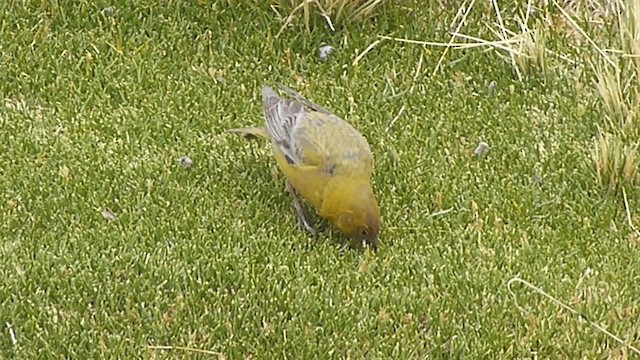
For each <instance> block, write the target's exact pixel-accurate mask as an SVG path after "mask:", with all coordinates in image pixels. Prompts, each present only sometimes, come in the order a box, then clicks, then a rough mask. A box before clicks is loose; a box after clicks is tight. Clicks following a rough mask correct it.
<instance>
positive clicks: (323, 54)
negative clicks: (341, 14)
mask: <svg viewBox="0 0 640 360" xmlns="http://www.w3.org/2000/svg"><path fill="white" fill-rule="evenodd" d="M333 50H334V48H333V46H331V45H325V46H323V47H321V48H320V60H322V61H327V58H328V57H329V55H331V53H332V52H333Z"/></svg>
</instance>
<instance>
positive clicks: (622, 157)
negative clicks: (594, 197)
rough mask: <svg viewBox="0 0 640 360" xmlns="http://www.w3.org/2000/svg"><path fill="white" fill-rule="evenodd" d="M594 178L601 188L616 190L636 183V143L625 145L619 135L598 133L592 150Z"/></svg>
mask: <svg viewBox="0 0 640 360" xmlns="http://www.w3.org/2000/svg"><path fill="white" fill-rule="evenodd" d="M592 156H593V161H594V163H595V166H596V178H597V180H598V183H599V184H600V185H602V186H608V187H609V188H612V189H617V188H619V187H621V186H626V185H629V186H633V185H635V184H636V183H637V181H638V166H639V165H640V163H639V161H638V158H639V157H638V143H637V142H635V143H632V144H629V143H627V142H626V141H625V140H624V139H622V138H621V137H620V136H619V135H615V134H610V133H602V132H601V133H600V134H598V136H597V137H596V139H595V143H594V146H593V150H592Z"/></svg>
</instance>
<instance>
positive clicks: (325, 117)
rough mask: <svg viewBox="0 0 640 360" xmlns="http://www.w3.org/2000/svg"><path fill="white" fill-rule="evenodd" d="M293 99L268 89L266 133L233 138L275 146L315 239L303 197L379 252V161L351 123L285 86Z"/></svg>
mask: <svg viewBox="0 0 640 360" xmlns="http://www.w3.org/2000/svg"><path fill="white" fill-rule="evenodd" d="M281 88H282V90H284V91H285V92H287V93H288V94H289V95H290V96H291V97H293V99H283V98H281V97H279V96H278V95H277V94H276V93H275V92H274V91H273V89H271V88H269V87H263V88H262V101H263V106H264V117H265V120H266V127H250V128H242V129H232V130H229V132H234V133H239V134H243V135H250V136H257V137H263V138H266V139H270V140H271V145H272V148H273V155H274V157H275V158H276V161H277V163H278V166H279V167H280V169H281V170H282V172H283V173H284V175H285V177H286V179H287V189H288V191H289V192H290V193H291V195H292V197H293V205H294V207H295V209H296V212H297V214H298V219H299V221H300V223H301V224H302V225H303V226H304V227H305V228H306V229H307V231H309V232H310V233H312V234H315V231H314V229H313V227H311V225H310V224H309V222H308V221H307V220H306V217H305V214H304V211H303V209H302V206H301V205H300V202H299V201H298V198H297V194H299V195H301V196H302V197H303V198H304V199H306V200H307V201H308V202H309V203H310V204H311V205H312V206H313V207H314V208H315V209H316V210H318V212H319V214H320V216H322V217H323V218H325V219H328V220H329V221H330V222H331V223H332V224H334V225H335V226H336V227H337V228H338V229H340V230H341V231H342V232H343V233H345V234H347V235H349V236H351V237H353V238H355V239H356V240H358V241H360V242H362V243H364V244H367V245H369V246H371V247H372V248H373V249H376V247H377V245H378V233H379V232H380V210H379V208H378V203H377V201H376V198H375V196H374V194H373V191H372V189H371V183H370V178H371V174H372V171H373V156H372V155H371V149H370V148H369V144H368V143H367V140H365V138H364V137H363V136H362V135H361V134H360V133H359V132H358V131H357V130H356V129H354V128H353V127H352V126H351V125H349V124H348V123H347V122H346V121H344V120H342V119H341V118H339V117H338V116H336V115H334V114H332V113H331V112H330V111H328V110H326V109H324V108H322V107H320V106H319V105H316V104H314V103H312V102H311V101H309V100H307V99H305V98H304V97H303V96H302V95H300V94H298V93H297V92H295V91H293V90H291V89H289V88H287V87H285V86H281Z"/></svg>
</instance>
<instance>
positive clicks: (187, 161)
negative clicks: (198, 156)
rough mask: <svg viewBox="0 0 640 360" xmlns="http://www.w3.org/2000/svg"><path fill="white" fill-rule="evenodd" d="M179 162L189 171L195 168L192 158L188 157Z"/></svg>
mask: <svg viewBox="0 0 640 360" xmlns="http://www.w3.org/2000/svg"><path fill="white" fill-rule="evenodd" d="M178 162H179V163H180V165H182V167H184V168H187V169H188V168H190V167H192V166H193V160H191V158H190V157H188V156H186V155H185V156H183V157H181V158H180V159H178Z"/></svg>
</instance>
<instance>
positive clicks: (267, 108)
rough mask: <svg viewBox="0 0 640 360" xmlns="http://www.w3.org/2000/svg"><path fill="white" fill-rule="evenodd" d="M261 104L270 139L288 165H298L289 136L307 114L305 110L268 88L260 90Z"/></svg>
mask: <svg viewBox="0 0 640 360" xmlns="http://www.w3.org/2000/svg"><path fill="white" fill-rule="evenodd" d="M262 102H263V107H264V118H265V120H266V123H267V131H268V132H269V135H271V139H272V140H273V142H275V143H276V144H277V145H278V148H279V149H280V150H281V151H282V152H283V153H284V155H285V157H286V159H287V161H288V162H289V163H290V164H298V163H300V162H301V161H300V159H299V156H298V154H296V149H295V147H296V146H295V144H294V143H293V141H292V137H291V135H292V134H293V132H294V128H295V127H296V125H297V124H298V123H299V122H300V121H301V120H302V119H303V118H304V117H305V115H306V114H307V113H308V111H307V109H305V107H304V106H303V105H302V104H301V103H299V102H298V101H295V100H289V99H283V98H281V97H280V96H278V94H276V93H275V92H274V91H273V89H271V88H270V87H268V86H265V87H263V88H262Z"/></svg>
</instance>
